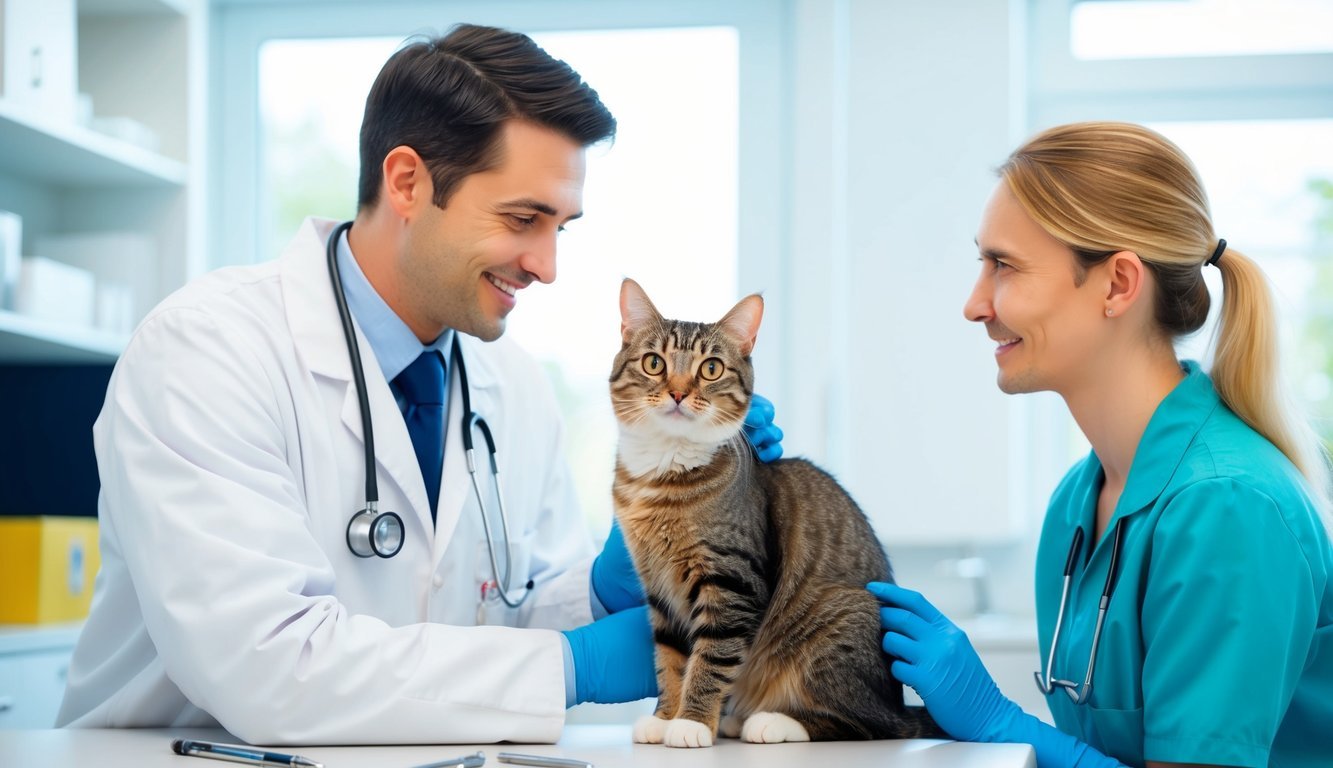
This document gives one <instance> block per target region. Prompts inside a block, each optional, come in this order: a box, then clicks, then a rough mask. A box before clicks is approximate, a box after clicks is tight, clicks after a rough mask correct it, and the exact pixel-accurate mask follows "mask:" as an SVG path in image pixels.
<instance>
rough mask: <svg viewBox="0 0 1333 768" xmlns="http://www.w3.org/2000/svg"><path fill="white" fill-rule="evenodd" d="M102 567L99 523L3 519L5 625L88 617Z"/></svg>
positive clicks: (0, 590)
mask: <svg viewBox="0 0 1333 768" xmlns="http://www.w3.org/2000/svg"><path fill="white" fill-rule="evenodd" d="M100 564H101V557H100V556H99V554H98V549H97V519H96V518H92V517H3V516H0V624H45V623H48V622H59V621H74V620H77V619H82V618H84V617H86V616H87V615H88V605H89V604H90V603H91V602H92V597H93V577H94V576H96V575H97V568H98V566H99V565H100Z"/></svg>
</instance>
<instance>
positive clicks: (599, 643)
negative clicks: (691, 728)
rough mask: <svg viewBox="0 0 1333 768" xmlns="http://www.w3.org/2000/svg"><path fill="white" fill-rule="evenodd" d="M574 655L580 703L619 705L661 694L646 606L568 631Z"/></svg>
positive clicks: (567, 636) (575, 677)
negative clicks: (658, 686)
mask: <svg viewBox="0 0 1333 768" xmlns="http://www.w3.org/2000/svg"><path fill="white" fill-rule="evenodd" d="M564 635H565V638H566V639H567V640H569V650H570V653H571V654H572V655H573V657H574V690H575V693H574V696H575V699H576V703H578V704H582V703H584V702H586V701H592V702H596V703H598V704H619V703H621V702H625V701H638V700H639V699H646V698H648V697H650V696H656V695H657V668H656V666H655V665H654V661H653V628H652V625H651V624H649V623H648V608H647V606H639V607H638V608H631V609H629V610H627V611H621V612H620V613H613V614H611V615H610V616H607V617H606V618H604V619H598V620H597V621H594V622H593V623H591V624H585V625H583V626H581V627H578V628H576V629H571V630H567V631H565V632H564Z"/></svg>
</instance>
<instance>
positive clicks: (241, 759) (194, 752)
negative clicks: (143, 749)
mask: <svg viewBox="0 0 1333 768" xmlns="http://www.w3.org/2000/svg"><path fill="white" fill-rule="evenodd" d="M171 751H173V752H175V753H176V754H178V755H186V756H189V757H209V758H212V759H214V760H227V761H230V762H233V763H246V764H247V765H270V766H282V768H294V767H295V768H324V764H323V763H320V762H316V761H314V760H311V759H310V758H308V757H301V756H300V755H285V754H283V753H281V752H267V751H265V750H262V749H255V748H254V747H248V746H245V745H242V744H217V743H215V742H211V741H199V740H198V739H175V740H173V741H172V742H171Z"/></svg>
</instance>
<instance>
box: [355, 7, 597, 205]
mask: <svg viewBox="0 0 1333 768" xmlns="http://www.w3.org/2000/svg"><path fill="white" fill-rule="evenodd" d="M512 119H519V120H527V121H530V122H532V123H534V124H536V125H539V126H542V127H545V128H549V129H551V130H554V131H556V132H558V133H561V134H563V135H565V136H567V137H569V138H570V139H571V140H573V141H575V142H578V143H579V145H581V146H584V147H587V146H591V145H592V144H595V143H597V142H599V141H602V140H604V139H610V138H612V137H614V136H615V133H616V119H615V118H614V117H612V115H611V111H610V110H608V109H607V108H606V106H605V105H603V104H602V101H601V99H600V98H598V96H597V92H596V91H594V90H593V89H592V88H591V87H589V86H588V84H587V83H585V82H583V78H581V77H580V76H579V74H578V73H577V72H575V71H574V70H573V68H572V67H570V66H569V65H568V64H566V63H565V62H563V61H560V60H559V59H555V58H552V57H551V55H550V54H548V53H547V52H546V51H544V50H542V49H541V48H540V47H539V46H538V45H537V44H536V43H535V42H533V41H532V38H530V37H528V36H527V35H524V34H520V33H518V32H510V31H508V30H504V29H496V28H494V27H482V26H476V25H473V24H460V25H458V26H456V27H454V28H453V29H452V30H450V32H449V34H447V35H445V36H444V37H438V38H432V39H429V40H422V41H418V42H414V43H410V44H408V45H406V46H404V47H403V48H401V49H399V50H398V51H397V52H396V53H394V55H393V56H391V57H390V58H389V61H388V62H387V63H385V65H384V68H383V69H381V70H380V73H379V76H378V77H376V78H375V84H374V85H372V86H371V88H370V95H369V96H367V97H366V113H365V116H364V118H362V122H361V179H360V183H359V185H358V190H357V209H358V210H362V209H365V208H368V207H373V206H374V205H375V204H376V203H377V202H378V200H379V191H380V190H379V188H380V182H381V181H382V179H383V167H382V166H383V163H384V158H385V156H386V155H388V154H389V151H390V150H392V149H393V148H394V147H398V146H408V147H411V148H412V149H414V150H416V153H417V154H418V155H420V156H421V158H422V160H423V161H425V163H426V167H427V168H428V169H429V170H430V175H431V180H432V181H434V183H435V195H434V202H435V204H436V205H437V206H439V207H441V208H443V207H444V204H445V202H446V201H447V200H448V199H449V196H450V195H451V194H452V193H453V192H454V190H455V189H456V188H457V187H458V185H459V184H460V183H462V181H463V179H464V178H466V177H467V176H470V175H472V174H474V173H478V172H481V171H485V170H488V169H490V168H493V167H495V166H496V165H497V164H498V163H499V162H500V160H501V158H500V128H501V126H503V124H504V123H505V121H507V120H512Z"/></svg>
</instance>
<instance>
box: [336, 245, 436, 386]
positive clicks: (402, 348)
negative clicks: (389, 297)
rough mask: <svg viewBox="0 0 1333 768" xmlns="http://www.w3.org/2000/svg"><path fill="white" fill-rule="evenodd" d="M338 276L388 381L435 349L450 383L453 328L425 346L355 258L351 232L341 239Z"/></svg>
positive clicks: (358, 323) (359, 324) (355, 316)
mask: <svg viewBox="0 0 1333 768" xmlns="http://www.w3.org/2000/svg"><path fill="white" fill-rule="evenodd" d="M338 274H339V275H341V276H342V282H343V292H344V293H345V294H346V296H347V308H348V309H349V310H351V312H352V317H354V318H356V323H357V325H358V326H360V328H361V332H362V333H363V334H365V337H366V341H367V342H369V343H370V349H371V350H372V351H373V352H374V353H375V359H376V360H377V361H379V364H380V370H381V371H382V372H383V373H384V379H385V380H386V381H393V380H394V379H395V378H396V377H397V376H398V374H400V373H402V372H403V369H405V368H407V366H409V365H411V364H412V361H414V360H416V359H417V358H418V357H420V356H421V353H423V352H428V351H430V350H435V351H437V352H439V353H440V356H441V357H442V358H443V359H444V365H445V375H446V380H447V376H448V367H449V344H450V343H451V342H452V341H453V337H454V332H453V329H450V328H446V329H445V331H444V333H441V334H440V336H439V338H437V339H435V341H433V342H431V343H430V344H422V343H421V340H420V339H418V338H417V335H416V334H415V333H413V332H412V329H411V328H408V327H407V323H404V322H403V319H402V318H400V317H399V316H398V314H397V313H395V312H394V311H393V309H392V308H390V307H389V305H388V304H386V303H385V302H384V299H383V298H381V297H380V295H379V293H377V292H376V291H375V287H374V286H372V285H371V284H370V280H368V279H367V278H366V275H365V273H364V272H362V271H361V265H359V264H357V263H356V258H355V257H354V256H353V255H352V247H351V245H349V244H348V242H347V233H346V232H343V233H342V235H341V236H340V237H339V238H338Z"/></svg>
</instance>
